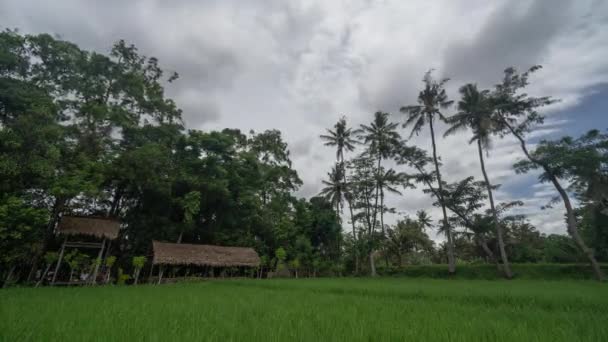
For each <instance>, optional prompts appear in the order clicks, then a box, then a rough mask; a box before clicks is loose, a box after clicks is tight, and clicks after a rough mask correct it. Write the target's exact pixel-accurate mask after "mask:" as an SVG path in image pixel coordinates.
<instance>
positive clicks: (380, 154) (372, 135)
mask: <svg viewBox="0 0 608 342" xmlns="http://www.w3.org/2000/svg"><path fill="white" fill-rule="evenodd" d="M389 116H390V114H389V113H383V112H376V113H374V120H373V121H372V122H371V124H370V125H361V127H360V128H359V129H358V130H357V131H356V133H357V135H358V136H359V138H360V139H361V141H362V143H363V144H365V145H367V146H368V149H367V151H366V153H367V154H368V155H370V156H373V157H374V158H375V159H376V163H377V164H376V204H375V206H374V215H373V220H374V222H373V223H374V225H375V221H376V213H377V212H378V204H379V203H378V201H379V199H380V190H381V189H380V184H379V183H378V182H379V180H380V179H381V178H382V172H383V171H382V160H384V159H387V158H389V157H390V156H392V155H393V153H394V151H395V146H397V145H398V144H399V142H400V136H399V133H397V126H398V124H397V123H394V122H390V121H389Z"/></svg>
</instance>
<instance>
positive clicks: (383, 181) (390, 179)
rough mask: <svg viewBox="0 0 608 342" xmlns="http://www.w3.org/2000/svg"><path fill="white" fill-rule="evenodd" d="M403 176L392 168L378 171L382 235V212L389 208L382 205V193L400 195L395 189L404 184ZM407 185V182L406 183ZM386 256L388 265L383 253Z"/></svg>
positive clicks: (383, 231)
mask: <svg viewBox="0 0 608 342" xmlns="http://www.w3.org/2000/svg"><path fill="white" fill-rule="evenodd" d="M403 179H404V176H403V174H401V173H397V172H395V170H393V169H388V170H386V171H385V170H384V168H382V171H381V172H380V176H379V177H378V178H377V179H376V183H377V184H378V188H379V189H380V227H382V236H383V237H384V238H385V237H386V232H385V227H384V212H385V211H387V210H391V209H388V208H385V207H384V194H385V192H386V193H391V194H395V195H401V192H400V191H399V190H398V189H397V186H398V185H402V184H404V182H403ZM406 185H407V184H406ZM385 258H386V266H388V254H387V253H385Z"/></svg>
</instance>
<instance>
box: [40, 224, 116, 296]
mask: <svg viewBox="0 0 608 342" xmlns="http://www.w3.org/2000/svg"><path fill="white" fill-rule="evenodd" d="M119 230H120V221H118V220H117V219H114V218H108V217H99V216H62V217H61V219H60V221H59V224H58V225H57V229H56V232H57V234H59V235H63V236H65V239H64V241H63V244H62V245H61V251H60V252H59V258H58V259H57V265H56V266H55V273H54V274H53V280H52V281H51V285H54V284H55V283H56V280H57V274H58V272H59V267H60V266H61V261H62V259H63V255H64V252H65V249H66V247H67V248H70V247H71V248H92V249H99V253H98V255H97V262H96V263H95V270H94V272H93V275H92V278H91V280H90V282H91V283H94V282H95V280H96V278H97V272H98V271H99V265H100V264H101V258H102V257H103V253H104V251H106V250H107V249H109V248H107V249H106V242H108V241H111V240H114V239H116V238H117V237H118V232H119ZM72 237H76V240H77V238H78V237H93V238H95V239H96V240H97V242H83V241H70V240H69V239H70V238H72ZM99 240H101V242H99ZM108 245H109V243H108Z"/></svg>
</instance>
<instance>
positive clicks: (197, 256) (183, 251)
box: [152, 241, 260, 267]
mask: <svg viewBox="0 0 608 342" xmlns="http://www.w3.org/2000/svg"><path fill="white" fill-rule="evenodd" d="M152 248H153V250H154V258H153V259H152V263H153V264H155V265H196V266H212V267H233V266H248V267H256V266H259V264H260V257H259V255H258V253H256V251H255V250H254V249H253V248H250V247H224V246H213V245H191V244H186V243H179V244H178V243H167V242H159V241H153V242H152Z"/></svg>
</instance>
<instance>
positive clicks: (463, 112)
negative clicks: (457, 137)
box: [444, 84, 513, 279]
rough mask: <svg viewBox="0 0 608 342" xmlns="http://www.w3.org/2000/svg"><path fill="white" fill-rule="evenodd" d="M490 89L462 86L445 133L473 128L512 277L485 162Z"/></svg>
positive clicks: (506, 269) (503, 255) (489, 129)
mask: <svg viewBox="0 0 608 342" xmlns="http://www.w3.org/2000/svg"><path fill="white" fill-rule="evenodd" d="M488 94H489V91H486V90H481V91H480V90H478V89H477V86H476V85H474V84H467V85H464V86H462V87H461V88H460V95H461V99H460V101H458V113H456V114H455V115H453V116H451V117H449V118H448V119H447V120H446V121H447V122H448V123H449V124H450V125H451V127H450V128H449V129H448V130H447V131H446V132H445V134H444V136H447V135H450V134H454V133H455V132H457V131H459V130H462V129H466V128H470V129H471V130H472V131H473V137H472V138H471V140H470V141H469V143H473V142H476V143H477V151H478V153H479V163H480V165H481V172H482V174H483V178H484V180H485V184H486V189H487V192H488V199H489V200H490V210H491V212H492V217H493V225H494V230H495V231H496V237H497V239H498V249H499V251H500V258H501V260H502V265H503V271H504V275H505V277H507V278H508V279H510V278H512V277H513V273H512V272H511V267H510V266H509V259H508V256H507V252H506V250H505V242H504V233H503V228H502V226H501V225H500V223H499V220H498V214H497V212H496V207H495V205H494V194H493V193H492V184H491V183H490V180H489V178H488V173H487V171H486V166H485V162H484V157H483V155H484V152H486V153H488V151H489V149H490V145H491V135H492V133H493V131H494V130H495V127H494V126H495V125H494V120H493V115H494V109H493V108H492V107H491V101H489V99H488Z"/></svg>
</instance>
